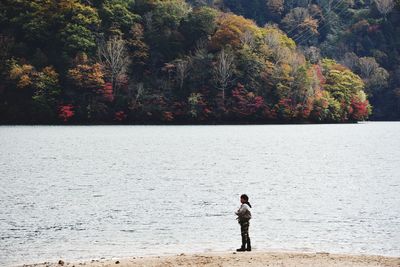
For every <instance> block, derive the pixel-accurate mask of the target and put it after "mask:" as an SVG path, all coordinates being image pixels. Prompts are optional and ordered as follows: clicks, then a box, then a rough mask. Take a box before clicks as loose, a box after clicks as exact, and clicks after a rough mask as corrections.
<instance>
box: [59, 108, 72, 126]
mask: <svg viewBox="0 0 400 267" xmlns="http://www.w3.org/2000/svg"><path fill="white" fill-rule="evenodd" d="M73 108H74V107H73V106H72V105H71V104H68V105H62V106H60V107H59V112H58V117H59V118H60V119H62V120H63V121H64V122H67V121H68V120H69V119H71V118H72V117H73V116H74V114H75V112H74V110H73Z"/></svg>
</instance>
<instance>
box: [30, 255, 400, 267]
mask: <svg viewBox="0 0 400 267" xmlns="http://www.w3.org/2000/svg"><path fill="white" fill-rule="evenodd" d="M24 266H34V267H53V266H68V267H78V266H85V267H86V266H90V267H100V266H121V267H122V266H125V267H136V266H151V267H156V266H157V267H158V266H160V267H161V266H163V267H165V266H166V267H168V266H210V267H211V266H213V267H214V266H215V267H216V266H234V267H235V266H288V267H294V266H296V267H302V266H315V267H316V266H321V267H325V266H335V267H337V266H340V267H345V266H346V267H348V266H351V267H361V266H396V267H400V257H384V256H373V255H346V254H329V253H318V252H317V253H300V252H299V253H297V252H241V253H239V252H238V253H236V252H226V253H199V254H188V255H186V254H180V255H175V256H158V257H154V256H152V257H131V258H125V259H112V260H111V259H101V260H92V261H88V262H68V261H64V260H62V261H60V262H53V263H50V262H46V263H39V264H32V265H24Z"/></svg>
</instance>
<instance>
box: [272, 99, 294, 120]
mask: <svg viewBox="0 0 400 267" xmlns="http://www.w3.org/2000/svg"><path fill="white" fill-rule="evenodd" d="M274 110H275V112H276V114H277V115H278V117H279V118H282V119H285V120H290V119H293V118H294V117H295V116H296V106H295V105H294V103H293V101H292V99H290V98H283V99H280V100H279V102H278V104H276V105H275V107H274Z"/></svg>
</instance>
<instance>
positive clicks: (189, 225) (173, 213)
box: [0, 123, 400, 265]
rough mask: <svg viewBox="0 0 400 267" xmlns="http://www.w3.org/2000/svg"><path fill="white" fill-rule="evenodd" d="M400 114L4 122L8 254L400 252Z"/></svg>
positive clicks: (0, 261)
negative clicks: (333, 118)
mask: <svg viewBox="0 0 400 267" xmlns="http://www.w3.org/2000/svg"><path fill="white" fill-rule="evenodd" d="M399 136H400V124H399V123H363V124H346V125H281V126H192V127H190V126H178V127H165V126H154V127H153V126H152V127H150V126H143V127H136V126H135V127H133V126H132V127H129V126H127V127H120V126H99V127H96V126H89V127H0V146H1V154H0V183H1V187H0V190H1V194H0V208H1V213H0V233H1V235H0V265H10V264H11V265H12V264H19V263H30V262H37V261H45V260H54V259H58V258H67V259H91V258H100V257H123V256H131V255H143V254H160V253H181V252H197V251H210V250H218V251H224V250H231V249H234V248H236V247H238V246H239V243H240V231H239V226H238V224H237V222H236V221H235V216H234V214H233V212H234V210H236V209H237V207H238V204H239V202H238V201H239V195H240V194H241V193H247V194H248V195H249V196H250V202H251V203H252V205H253V206H254V208H253V217H254V219H253V220H252V222H251V226H250V234H251V236H252V240H253V243H254V247H255V249H258V250H261V249H263V250H280V249H284V250H308V251H329V252H342V253H372V254H382V255H394V256H399V255H400V209H399V206H400V197H399V189H400V175H399V172H400V163H399V158H400V150H399V147H400V138H399Z"/></svg>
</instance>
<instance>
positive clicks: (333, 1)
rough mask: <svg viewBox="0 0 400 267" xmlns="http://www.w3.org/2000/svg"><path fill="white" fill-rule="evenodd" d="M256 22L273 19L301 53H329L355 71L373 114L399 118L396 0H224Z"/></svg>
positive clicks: (399, 12) (399, 10) (315, 56)
mask: <svg viewBox="0 0 400 267" xmlns="http://www.w3.org/2000/svg"><path fill="white" fill-rule="evenodd" d="M223 7H224V8H223V9H224V10H231V11H232V12H235V13H237V14H241V15H243V16H245V17H247V18H251V19H253V20H255V21H257V23H258V24H259V25H265V23H275V24H277V25H279V27H280V28H281V29H282V30H284V31H285V32H286V33H287V34H288V36H289V37H291V38H292V39H293V40H294V41H295V42H296V43H297V45H298V46H299V47H301V49H302V51H303V52H304V53H305V55H306V58H307V59H308V60H309V61H311V62H315V61H318V60H319V59H320V58H321V57H329V58H334V59H336V60H337V61H338V62H340V63H341V64H343V65H345V66H346V67H348V68H350V69H351V70H352V71H354V72H355V73H356V74H358V75H359V76H360V77H361V78H362V79H363V81H364V83H365V86H366V87H365V91H366V93H367V94H368V98H369V99H370V101H371V103H372V105H373V106H374V112H373V116H372V118H373V119H400V1H399V0H314V1H312V0H285V1H284V0H250V1H249V0H224V1H223Z"/></svg>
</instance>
